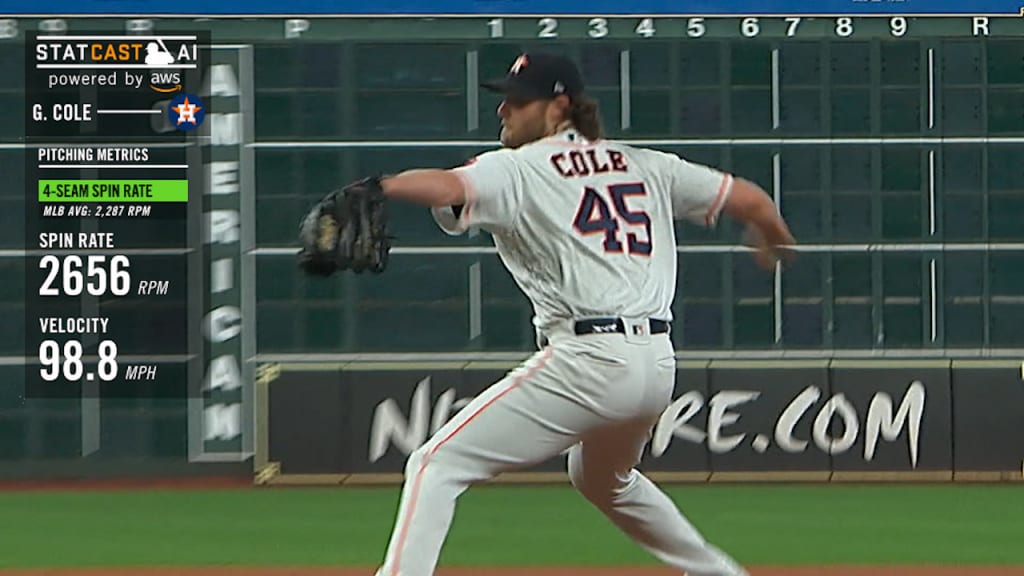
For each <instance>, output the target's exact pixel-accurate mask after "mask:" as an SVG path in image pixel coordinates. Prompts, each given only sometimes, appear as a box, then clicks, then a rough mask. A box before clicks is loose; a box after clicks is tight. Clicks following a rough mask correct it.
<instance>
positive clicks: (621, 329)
mask: <svg viewBox="0 0 1024 576" xmlns="http://www.w3.org/2000/svg"><path fill="white" fill-rule="evenodd" d="M669 327H670V324H669V323H668V322H666V321H664V320H656V319H654V318H651V320H650V329H651V334H664V333H665V332H668V330H669ZM573 330H574V331H575V332H576V335H577V336H582V335H584V334H612V333H619V334H625V333H626V324H625V322H623V321H622V318H590V319H588V320H579V321H577V322H576V324H575V326H574V327H573Z"/></svg>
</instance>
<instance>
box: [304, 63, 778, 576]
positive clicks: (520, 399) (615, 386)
mask: <svg viewBox="0 0 1024 576" xmlns="http://www.w3.org/2000/svg"><path fill="white" fill-rule="evenodd" d="M484 87H486V88H489V89H491V90H495V91H498V92H500V93H502V94H503V95H504V99H503V101H502V103H501V104H500V106H499V107H498V115H499V116H500V117H501V143H502V144H503V148H502V149H499V150H495V151H491V152H487V153H484V154H481V155H480V156H478V157H477V158H475V159H474V160H472V161H471V162H469V163H468V164H466V165H465V166H462V167H459V168H455V169H452V170H434V169H423V170H409V171H406V172H402V173H400V174H398V175H395V176H391V177H385V178H369V179H366V180H362V181H360V182H358V183H355V184H352V185H350V186H348V187H346V188H345V189H343V192H342V193H339V194H336V195H335V197H334V198H335V199H336V201H335V202H333V203H332V204H330V206H328V207H326V208H324V207H321V208H319V209H317V210H314V212H313V213H312V215H311V216H310V217H309V218H308V219H307V223H306V225H305V229H304V238H306V240H305V241H304V246H307V247H308V248H306V249H304V253H305V256H304V258H305V259H306V261H307V262H308V261H311V260H312V261H316V258H318V257H319V258H321V260H322V259H323V256H322V255H321V256H316V255H315V254H318V251H317V247H316V245H317V243H318V242H319V243H320V246H321V247H324V246H325V247H327V248H331V247H334V246H338V245H342V249H341V252H344V254H343V256H341V257H340V260H341V261H342V262H343V263H344V264H343V265H342V266H340V267H341V268H344V267H346V266H347V265H349V264H351V262H352V256H353V254H358V253H366V254H368V258H369V262H370V263H369V264H359V265H357V266H356V267H355V268H356V269H357V271H358V270H362V269H365V268H369V269H375V270H377V271H380V270H381V269H382V268H383V265H382V262H383V263H386V258H383V257H382V253H383V256H386V253H387V248H388V246H389V245H388V244H387V234H386V230H384V229H383V228H382V227H381V226H380V225H379V220H378V221H377V225H376V226H374V225H373V222H374V219H373V218H370V217H367V215H366V212H367V211H365V210H364V211H363V212H362V213H360V211H359V210H349V211H347V212H346V211H345V210H339V209H338V207H339V206H361V205H370V206H374V207H376V212H374V214H380V213H381V212H380V209H379V207H380V205H381V204H382V203H383V202H384V201H386V200H391V199H394V200H403V201H411V202H415V203H419V204H423V205H426V206H429V207H431V211H432V214H433V217H434V219H435V220H436V221H437V222H438V224H439V225H440V226H441V228H442V229H443V230H445V231H446V232H448V233H449V234H453V235H455V234H461V233H463V232H465V231H466V230H468V229H469V228H471V227H478V228H480V229H483V230H486V231H488V232H489V233H490V234H491V235H492V236H493V238H494V243H495V245H496V247H497V251H498V255H499V256H500V258H501V260H502V262H503V263H504V264H505V266H506V267H507V268H508V270H509V272H510V273H511V274H512V276H513V278H514V279H515V281H516V283H517V284H518V285H519V287H520V288H521V289H522V291H523V292H524V293H525V294H526V296H527V297H529V299H530V301H531V303H532V305H533V309H534V312H535V315H534V325H535V327H536V332H537V336H538V343H539V345H540V351H539V352H537V353H536V354H534V355H533V356H532V357H530V358H529V359H528V360H526V361H525V362H523V363H522V364H521V365H520V366H518V367H517V368H516V369H514V370H512V371H511V372H509V373H508V374H507V375H506V376H505V377H504V378H503V379H501V380H500V381H498V382H497V383H495V384H494V385H493V386H491V387H490V388H488V389H487V390H486V391H484V392H483V393H481V394H480V395H479V396H478V397H477V398H475V399H474V400H473V401H472V402H471V403H470V404H469V405H467V406H466V407H465V408H464V409H463V410H461V411H460V412H459V413H458V414H456V415H455V416H454V417H453V418H452V419H451V420H450V421H449V422H448V423H447V424H446V425H445V426H444V427H442V428H441V429H440V430H438V432H437V433H436V434H435V435H434V436H433V437H432V438H430V439H429V440H428V441H427V442H426V444H424V445H423V446H422V447H421V448H419V449H418V450H416V451H415V452H414V453H413V454H412V455H410V457H409V459H408V462H407V464H406V468H405V484H404V487H403V490H402V497H401V504H400V508H399V511H398V515H397V519H396V522H395V526H394V531H393V533H392V535H391V540H390V544H389V546H388V549H387V553H386V556H385V558H384V563H383V566H381V568H380V569H379V570H378V572H377V574H378V576H430V575H432V574H433V573H434V570H435V567H436V565H437V561H438V556H439V554H440V551H441V547H442V545H443V543H444V540H445V537H446V535H447V533H448V530H449V527H450V525H451V522H452V517H453V514H454V511H455V502H456V499H457V498H458V497H459V495H460V494H461V493H462V492H463V491H464V490H466V489H467V488H468V487H469V486H470V485H471V484H473V483H477V482H481V481H485V480H488V479H491V478H493V477H494V476H496V475H497V474H499V473H501V472H505V471H509V470H515V469H519V468H523V467H528V466H531V465H533V464H537V463H540V462H542V461H545V460H548V459H550V458H552V457H554V456H557V455H558V454H560V453H562V452H564V451H566V450H568V473H569V478H570V479H571V481H572V484H573V486H575V487H576V489H577V490H578V491H579V492H580V493H581V494H582V495H583V496H584V497H586V498H587V499H588V500H589V501H590V502H592V503H593V505H594V506H596V507H597V509H599V510H600V511H601V512H603V513H604V514H605V515H606V516H607V517H608V519H609V520H611V521H612V522H613V523H615V525H616V526H618V527H619V528H620V529H621V530H622V531H623V532H625V533H626V534H627V535H628V536H629V537H630V538H632V539H633V540H634V541H636V542H637V543H638V544H639V545H640V546H642V547H643V548H644V549H646V550H647V551H648V552H650V553H651V554H652V555H654V556H655V557H656V558H658V559H659V560H661V561H662V562H664V563H665V564H667V565H669V566H671V567H673V568H675V569H678V570H679V571H681V572H684V573H686V574H688V575H689V576H740V575H745V574H746V572H745V571H744V570H743V568H741V567H740V566H739V565H738V564H737V563H736V562H735V561H734V560H733V559H731V558H730V557H729V556H727V555H726V554H725V553H723V552H722V551H720V550H719V549H717V548H716V547H715V546H713V545H712V544H710V543H708V542H706V541H705V540H704V539H703V538H702V537H701V535H700V534H699V533H698V531H697V530H696V529H695V528H694V527H693V526H692V525H691V524H690V523H689V522H688V521H687V519H686V518H685V517H684V516H683V514H682V513H681V512H680V511H679V510H678V509H677V508H676V506H675V505H674V504H673V502H672V501H671V500H670V499H669V498H668V497H667V496H666V495H665V494H664V493H663V492H662V491H661V490H660V489H659V488H658V487H657V486H656V485H655V484H654V483H652V482H651V481H650V480H649V479H648V478H647V477H645V476H644V475H643V474H641V473H640V472H638V471H637V470H636V469H635V468H634V466H636V464H637V463H638V462H639V460H640V458H641V455H642V453H643V450H644V447H645V446H646V444H647V442H648V441H649V439H650V434H651V430H652V427H653V425H654V423H655V422H656V421H657V418H658V416H659V415H660V414H661V412H662V411H663V410H664V409H665V408H666V407H667V406H668V405H669V403H670V402H671V399H672V392H673V387H674V383H675V365H676V360H675V355H674V347H673V345H672V341H671V339H670V327H671V321H672V313H671V308H672V301H673V297H674V295H675V290H676V238H675V229H674V227H673V221H674V220H676V219H685V220H689V221H691V222H693V223H696V224H698V225H701V226H713V225H715V223H716V221H717V220H718V219H719V217H720V216H721V215H722V214H723V213H724V214H726V215H728V216H730V217H732V218H735V219H737V220H739V221H741V222H743V223H746V224H747V225H748V230H749V235H748V236H749V238H750V239H751V240H752V242H754V243H755V248H756V250H755V251H754V254H755V260H756V262H757V263H758V264H759V265H761V266H763V267H765V268H767V269H773V268H774V266H775V265H776V262H777V261H778V260H779V259H780V258H784V257H786V256H788V254H789V250H788V249H787V246H788V245H791V244H793V243H794V239H793V237H792V236H791V234H790V232H789V230H788V228H787V226H786V224H785V223H784V222H783V220H782V219H781V217H780V216H779V213H778V211H777V209H776V208H775V206H774V205H773V204H772V202H771V200H770V198H769V197H768V195H767V194H765V192H764V191H763V190H762V189H761V188H759V187H758V186H756V185H755V184H753V183H751V182H748V181H746V180H744V179H742V178H739V177H736V176H733V175H731V174H727V173H723V172H720V171H718V170H715V169H713V168H710V167H707V166H702V165H699V164H695V163H691V162H687V161H686V160H683V159H681V158H680V157H678V156H676V155H673V154H668V153H664V152H659V151H655V150H650V149H643V148H637V147H633V146H629V145H626V144H623V143H619V142H614V141H609V140H605V139H603V138H602V134H601V125H600V121H599V116H598V113H597V106H596V104H595V103H594V101H593V100H592V99H590V98H589V97H588V96H587V95H585V94H584V91H583V90H584V86H583V81H582V78H581V76H580V73H579V71H578V70H577V68H576V66H575V65H574V64H573V63H572V62H571V61H570V60H567V59H565V58H563V57H560V56H555V55H550V54H545V53H528V54H523V55H521V56H519V58H517V59H516V61H515V63H514V64H513V65H512V67H511V69H510V71H509V73H508V75H507V76H506V77H505V78H503V79H501V80H498V81H495V82H491V83H487V84H484ZM368 198H369V199H375V202H367V201H366V199H368ZM332 210H333V211H334V213H335V214H334V215H333V216H330V215H328V216H326V217H325V216H324V213H325V212H331V211H332ZM338 212H341V214H337V213H338ZM360 220H362V221H364V222H368V224H366V225H365V226H363V227H360V226H358V225H355V224H353V225H352V226H348V225H346V224H345V223H346V222H355V223H358V222H359V221H360ZM317 222H322V223H325V224H323V225H321V226H320V227H319V228H318V226H317ZM324 226H326V227H327V230H326V232H325V230H324V229H323V227H324ZM339 226H340V228H339ZM364 231H365V233H363V232H364ZM361 236H362V237H364V240H365V241H364V242H362V243H359V242H355V244H354V247H353V244H352V243H351V242H349V243H347V244H346V242H345V241H339V239H344V238H359V237H361ZM325 238H326V242H325V240H324V239H325ZM329 251H330V250H328V252H329ZM320 252H321V253H322V252H323V250H320ZM311 255H312V256H311ZM327 259H328V260H329V263H328V264H327V265H326V268H325V267H323V263H322V261H321V262H320V263H321V267H320V268H318V270H320V272H319V273H325V272H324V270H326V273H330V272H331V271H332V270H334V269H336V268H337V267H338V266H336V265H335V264H334V263H336V262H338V261H339V257H338V256H327ZM374 263H376V267H375V266H374ZM313 267H314V268H315V266H313Z"/></svg>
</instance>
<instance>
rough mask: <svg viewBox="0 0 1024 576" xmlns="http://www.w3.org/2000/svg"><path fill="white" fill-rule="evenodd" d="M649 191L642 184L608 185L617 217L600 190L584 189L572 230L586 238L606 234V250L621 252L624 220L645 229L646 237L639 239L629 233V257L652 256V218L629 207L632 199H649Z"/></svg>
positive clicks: (627, 237)
mask: <svg viewBox="0 0 1024 576" xmlns="http://www.w3.org/2000/svg"><path fill="white" fill-rule="evenodd" d="M646 195H647V189H646V188H645V187H644V184H643V182H632V183H629V184H612V185H611V186H608V196H609V197H610V198H611V200H612V206H614V207H615V216H613V215H612V211H611V210H610V209H609V208H608V202H606V201H605V199H604V198H603V197H601V195H600V194H598V192H597V190H595V189H593V188H590V187H589V186H588V187H587V188H585V189H584V190H583V199H582V200H580V207H579V208H578V209H577V210H576V219H575V220H573V228H575V229H576V231H577V232H579V233H580V234H584V235H589V234H598V233H602V232H603V233H604V251H605V252H613V253H621V252H622V242H621V241H620V240H619V221H620V220H622V221H624V222H625V223H626V225H628V226H634V227H640V226H642V227H643V228H644V232H645V235H644V238H646V239H643V238H640V237H638V236H637V234H636V233H635V232H629V233H628V234H626V243H627V245H628V249H629V253H630V254H639V255H641V256H650V254H651V218H650V216H648V215H647V213H646V212H644V211H643V210H636V211H633V210H630V209H629V207H628V206H626V199H627V198H629V197H630V196H646Z"/></svg>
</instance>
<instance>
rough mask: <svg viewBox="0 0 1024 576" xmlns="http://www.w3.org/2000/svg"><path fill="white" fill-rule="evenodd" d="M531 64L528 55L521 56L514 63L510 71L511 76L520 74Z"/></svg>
mask: <svg viewBox="0 0 1024 576" xmlns="http://www.w3.org/2000/svg"><path fill="white" fill-rule="evenodd" d="M529 63H530V60H529V59H527V57H526V54H523V55H521V56H519V58H516V61H515V62H513V63H512V68H510V69H509V72H510V73H511V74H519V71H520V70H522V69H523V68H525V67H526V65H527V64H529Z"/></svg>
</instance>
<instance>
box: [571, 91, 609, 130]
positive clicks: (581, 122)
mask: <svg viewBox="0 0 1024 576" xmlns="http://www.w3.org/2000/svg"><path fill="white" fill-rule="evenodd" d="M569 120H571V121H572V124H573V126H575V127H576V130H578V131H579V133H580V134H582V135H583V137H584V138H586V139H587V140H590V141H594V140H600V139H601V138H604V128H603V127H602V126H601V111H600V110H599V108H598V105H597V101H596V100H594V99H593V98H591V97H590V96H586V95H583V94H580V95H578V96H576V97H574V98H573V99H572V105H571V106H570V108H569Z"/></svg>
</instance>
